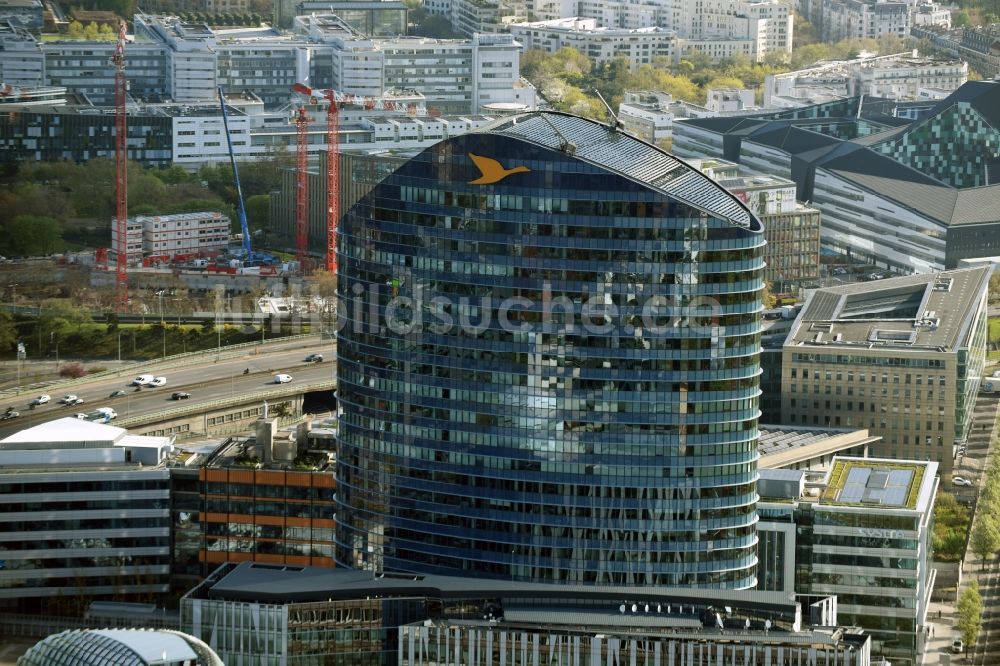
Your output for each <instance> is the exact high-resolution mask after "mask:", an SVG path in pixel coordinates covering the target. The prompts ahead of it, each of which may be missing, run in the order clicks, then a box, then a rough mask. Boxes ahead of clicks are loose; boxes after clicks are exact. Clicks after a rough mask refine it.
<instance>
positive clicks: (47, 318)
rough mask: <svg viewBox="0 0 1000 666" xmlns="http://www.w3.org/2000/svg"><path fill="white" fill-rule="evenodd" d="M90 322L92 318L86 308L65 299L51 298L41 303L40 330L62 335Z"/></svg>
mask: <svg viewBox="0 0 1000 666" xmlns="http://www.w3.org/2000/svg"><path fill="white" fill-rule="evenodd" d="M92 322H93V319H91V318H90V313H89V312H87V311H86V310H84V309H82V308H78V307H75V306H73V305H72V304H70V303H68V302H66V301H55V300H53V301H45V302H43V303H42V308H41V315H40V317H39V320H38V326H39V329H40V330H41V331H42V332H45V333H53V332H54V333H56V334H57V335H64V334H66V333H70V332H72V331H74V330H75V329H78V328H79V327H80V326H82V325H84V324H90V323H92Z"/></svg>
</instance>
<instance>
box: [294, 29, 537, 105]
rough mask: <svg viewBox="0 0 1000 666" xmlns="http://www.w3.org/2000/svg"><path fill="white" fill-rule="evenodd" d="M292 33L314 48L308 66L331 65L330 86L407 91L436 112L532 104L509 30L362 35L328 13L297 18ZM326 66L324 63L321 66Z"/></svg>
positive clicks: (372, 92) (319, 69)
mask: <svg viewBox="0 0 1000 666" xmlns="http://www.w3.org/2000/svg"><path fill="white" fill-rule="evenodd" d="M295 25H296V32H297V34H299V35H301V38H308V39H310V40H312V41H313V42H316V44H314V45H313V47H312V48H313V52H314V53H313V59H312V62H313V71H314V73H316V74H317V76H318V77H319V78H322V76H323V75H324V74H323V72H324V71H326V70H325V69H324V68H329V74H327V75H326V76H328V77H329V80H330V82H331V84H330V85H331V87H333V88H335V89H337V90H338V91H341V92H345V93H352V94H356V95H369V96H376V97H378V96H382V95H383V94H385V92H386V91H387V90H390V89H399V90H412V91H415V92H417V93H419V94H420V95H422V96H423V98H424V99H425V100H426V105H427V108H428V109H429V110H430V111H431V112H432V113H436V114H446V115H454V114H463V113H478V112H480V111H481V110H482V109H483V108H484V107H485V106H486V105H488V104H494V103H498V102H516V103H520V104H524V105H525V108H527V109H533V108H534V107H535V90H534V88H533V87H531V85H530V84H528V83H526V82H525V81H523V80H522V79H521V76H520V57H521V55H520V54H521V45H520V44H519V43H518V42H517V41H515V40H514V39H513V37H511V36H510V35H493V34H477V35H474V36H473V37H472V38H471V39H431V38H426V37H393V38H367V37H362V36H360V35H358V34H356V33H355V32H354V31H352V30H351V29H350V28H349V27H348V26H346V25H345V24H344V23H343V22H342V21H340V20H339V19H336V17H331V16H300V17H297V18H296V20H295ZM324 63H330V64H329V65H326V64H324Z"/></svg>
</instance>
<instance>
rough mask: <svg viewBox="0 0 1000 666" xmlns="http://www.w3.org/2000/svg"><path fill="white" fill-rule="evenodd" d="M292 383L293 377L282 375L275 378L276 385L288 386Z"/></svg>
mask: <svg viewBox="0 0 1000 666" xmlns="http://www.w3.org/2000/svg"><path fill="white" fill-rule="evenodd" d="M290 381H292V376H291V375H286V374H284V373H282V374H279V375H275V376H274V383H275V384H287V383H288V382H290Z"/></svg>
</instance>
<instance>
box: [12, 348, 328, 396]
mask: <svg viewBox="0 0 1000 666" xmlns="http://www.w3.org/2000/svg"><path fill="white" fill-rule="evenodd" d="M310 339H312V340H317V341H319V340H320V335H319V334H318V333H306V334H303V335H289V336H286V337H283V338H271V339H270V340H265V341H264V342H241V343H240V344H238V345H228V346H226V347H216V348H215V349H210V350H209V349H205V350H202V351H195V352H187V353H184V354H173V355H171V356H164V357H163V358H160V359H152V360H149V361H139V362H136V363H132V364H129V365H125V366H122V367H120V368H116V369H114V370H104V371H102V372H96V373H94V374H92V375H85V376H83V377H78V378H76V379H57V380H55V381H51V382H38V383H36V384H29V385H27V386H16V387H14V388H11V389H6V390H4V391H0V398H7V397H10V396H17V395H20V394H22V393H30V392H35V391H41V390H43V389H57V388H70V387H73V386H79V385H80V384H87V383H89V382H92V381H97V380H100V379H109V378H112V377H117V376H119V375H121V374H123V373H126V374H128V373H131V372H136V371H142V370H146V369H148V368H149V366H150V365H153V364H156V366H157V367H160V368H178V367H184V366H185V365H193V364H194V363H195V362H197V361H198V359H200V358H203V357H205V356H208V355H211V354H216V355H217V356H218V358H219V359H223V358H225V359H230V358H237V357H239V356H242V355H243V351H244V350H246V349H252V348H254V347H260V346H264V347H267V346H270V345H278V344H281V343H288V342H295V341H300V342H304V341H306V340H310Z"/></svg>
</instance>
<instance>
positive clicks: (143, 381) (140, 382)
mask: <svg viewBox="0 0 1000 666" xmlns="http://www.w3.org/2000/svg"><path fill="white" fill-rule="evenodd" d="M153 379H154V377H153V375H139V376H138V377H136V378H135V379H133V380H132V386H146V385H147V384H149V382H151V381H153Z"/></svg>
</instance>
